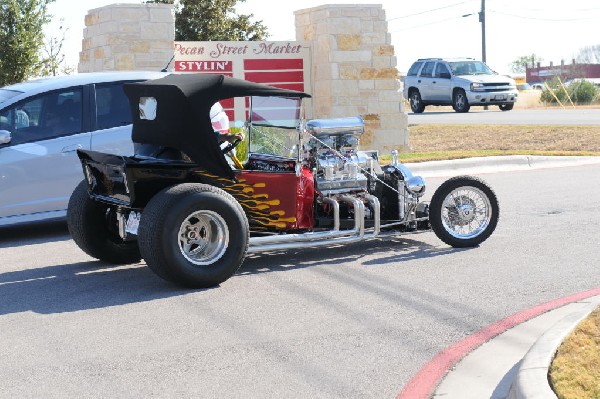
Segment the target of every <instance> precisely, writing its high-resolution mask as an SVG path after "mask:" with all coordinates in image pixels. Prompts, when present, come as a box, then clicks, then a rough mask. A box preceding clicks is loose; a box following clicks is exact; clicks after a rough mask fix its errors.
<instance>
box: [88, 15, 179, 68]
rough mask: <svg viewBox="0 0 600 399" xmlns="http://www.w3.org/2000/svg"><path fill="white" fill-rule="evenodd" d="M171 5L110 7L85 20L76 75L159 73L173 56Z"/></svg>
mask: <svg viewBox="0 0 600 399" xmlns="http://www.w3.org/2000/svg"><path fill="white" fill-rule="evenodd" d="M174 40H175V17H174V13H173V5H170V4H141V5H140V4H112V5H108V6H105V7H101V8H96V9H93V10H90V11H89V12H88V14H87V15H86V17H85V29H84V31H83V42H82V50H81V52H80V53H79V66H78V68H77V69H78V71H79V72H95V71H114V70H133V69H137V70H153V71H160V70H161V69H162V68H164V67H165V66H166V65H167V63H168V62H169V60H170V59H171V57H172V56H173V42H174Z"/></svg>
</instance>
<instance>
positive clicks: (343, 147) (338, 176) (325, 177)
mask: <svg viewBox="0 0 600 399" xmlns="http://www.w3.org/2000/svg"><path fill="white" fill-rule="evenodd" d="M306 131H307V132H308V133H310V134H311V138H310V140H309V141H308V156H307V158H308V160H309V163H310V164H311V166H312V168H313V170H316V173H315V176H316V178H315V187H316V189H317V190H318V192H320V193H321V194H322V195H324V196H329V195H332V194H343V193H350V192H357V191H358V192H361V191H367V189H368V187H367V185H368V182H369V179H368V178H367V176H366V175H365V171H369V173H371V172H373V171H374V168H375V167H377V168H378V169H379V170H380V169H381V168H379V164H378V163H377V156H376V153H374V152H363V151H359V150H358V144H359V139H360V136H361V135H362V134H363V133H364V131H365V128H364V122H363V120H362V118H360V117H352V118H338V119H314V120H311V121H308V122H307V123H306Z"/></svg>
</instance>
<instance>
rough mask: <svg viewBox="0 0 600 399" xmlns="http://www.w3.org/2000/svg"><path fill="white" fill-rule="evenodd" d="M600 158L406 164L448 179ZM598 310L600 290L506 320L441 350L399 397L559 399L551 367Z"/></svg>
mask: <svg viewBox="0 0 600 399" xmlns="http://www.w3.org/2000/svg"><path fill="white" fill-rule="evenodd" d="M599 163H600V157H546V156H526V155H523V156H498V157H482V158H468V159H463V160H449V161H431V162H423V163H409V164H406V166H408V167H409V168H410V169H411V171H412V172H413V173H414V174H415V175H420V176H423V177H445V176H454V175H457V174H486V173H494V172H499V171H504V172H506V171H512V170H528V169H539V168H556V167H571V166H580V165H592V164H599ZM597 306H600V287H598V288H597V289H593V290H590V291H585V292H581V293H578V294H574V295H571V296H569V297H565V298H558V299H556V300H554V301H550V302H547V303H544V304H540V305H538V306H535V307H533V308H531V309H527V310H524V311H522V312H519V313H517V314H515V315H512V316H510V317H508V318H506V319H503V320H500V321H499V322H497V323H494V324H492V325H490V326H488V327H486V328H484V329H482V330H480V331H478V332H476V333H474V334H472V335H470V336H468V337H466V338H465V339H463V340H462V341H459V342H457V343H455V344H453V345H452V346H450V347H448V348H446V349H445V350H443V351H442V352H440V353H439V354H438V355H437V356H435V357H434V358H433V359H431V361H430V362H428V363H427V364H426V365H425V366H424V367H423V368H421V370H420V371H419V372H418V373H417V374H415V376H414V377H413V378H412V379H411V381H409V383H408V384H407V385H406V386H405V388H404V389H403V390H402V392H401V393H400V394H399V395H398V397H397V399H409V398H410V399H421V398H422V399H426V398H440V399H441V398H444V399H481V398H490V399H505V398H508V399H533V398H536V399H537V398H540V399H541V398H553V397H554V398H555V397H556V395H555V394H554V392H553V391H552V389H551V387H550V386H549V383H548V378H547V375H548V367H549V366H550V364H551V361H552V359H553V357H554V354H555V352H556V350H557V348H558V346H559V345H560V343H561V342H562V340H563V339H564V338H565V337H566V336H567V335H568V334H569V333H570V332H571V331H572V330H573V329H574V328H575V327H576V325H577V324H578V323H579V322H580V321H581V320H582V319H584V318H585V317H587V315H589V313H591V312H592V311H593V310H594V309H595V308H596V307H597Z"/></svg>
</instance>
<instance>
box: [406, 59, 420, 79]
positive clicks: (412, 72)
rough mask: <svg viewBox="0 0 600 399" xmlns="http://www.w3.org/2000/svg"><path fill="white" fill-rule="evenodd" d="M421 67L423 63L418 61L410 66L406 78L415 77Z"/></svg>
mask: <svg viewBox="0 0 600 399" xmlns="http://www.w3.org/2000/svg"><path fill="white" fill-rule="evenodd" d="M421 65H423V63H422V62H418V61H417V62H415V63H414V64H412V66H411V67H410V69H409V70H408V73H407V74H406V76H417V73H418V72H419V68H421Z"/></svg>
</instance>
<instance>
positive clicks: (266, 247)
mask: <svg viewBox="0 0 600 399" xmlns="http://www.w3.org/2000/svg"><path fill="white" fill-rule="evenodd" d="M340 199H341V200H342V201H344V202H347V203H352V204H353V206H354V228H353V229H350V230H339V227H340V210H339V204H338V203H337V201H335V200H334V199H327V200H328V201H327V202H328V203H330V204H333V203H335V205H333V212H334V217H333V225H334V230H330V231H320V232H311V233H299V234H281V235H276V236H268V237H250V242H249V246H248V252H264V251H275V250H279V249H294V248H303V247H312V246H323V245H331V244H334V243H340V244H345V243H348V242H352V241H357V240H361V239H363V237H364V235H365V206H364V204H363V203H362V201H360V200H359V199H358V198H354V197H349V196H342V197H341V198H340ZM330 201H331V202H330Z"/></svg>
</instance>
